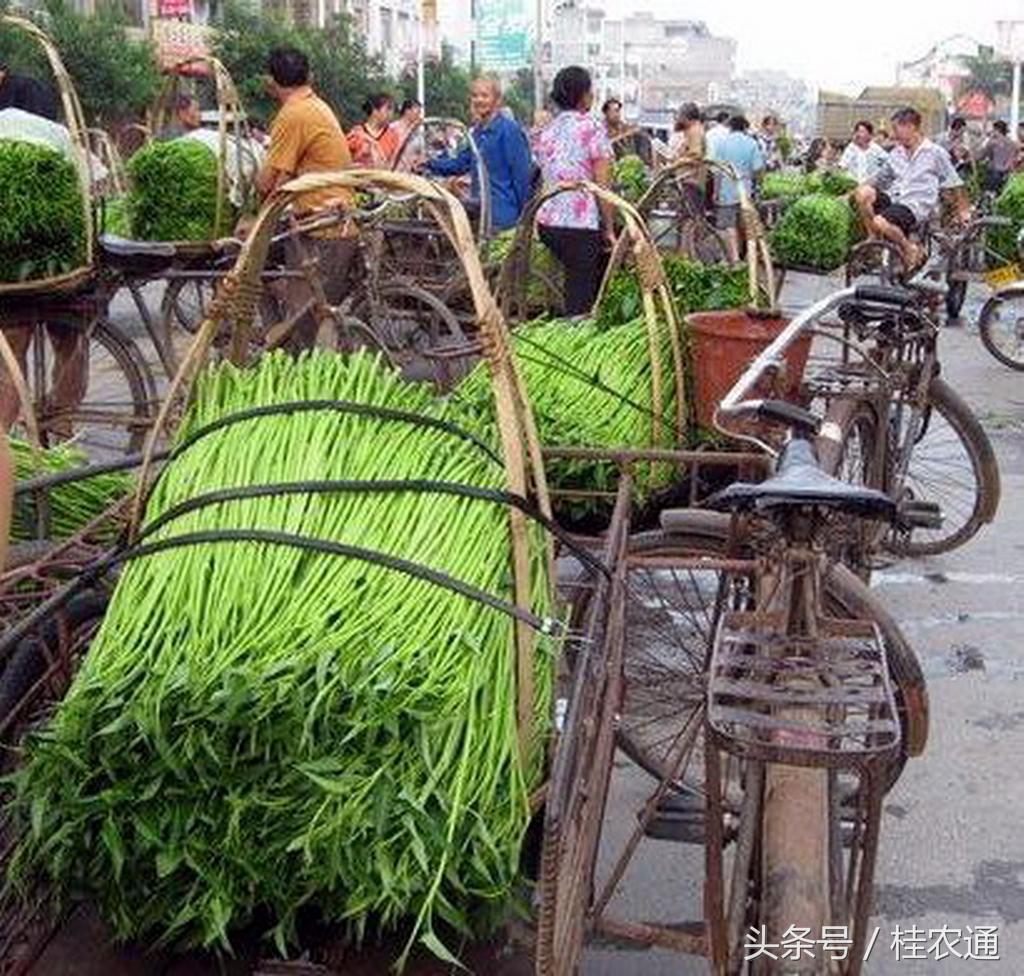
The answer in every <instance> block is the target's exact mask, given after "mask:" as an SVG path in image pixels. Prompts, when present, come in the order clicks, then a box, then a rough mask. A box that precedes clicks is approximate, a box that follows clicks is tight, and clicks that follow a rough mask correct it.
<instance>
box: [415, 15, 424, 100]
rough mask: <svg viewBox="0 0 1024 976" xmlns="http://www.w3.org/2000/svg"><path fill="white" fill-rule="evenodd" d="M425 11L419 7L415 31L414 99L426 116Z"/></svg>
mask: <svg viewBox="0 0 1024 976" xmlns="http://www.w3.org/2000/svg"><path fill="white" fill-rule="evenodd" d="M425 13H426V11H425V10H424V8H423V6H421V7H420V18H419V29H418V30H417V31H416V101H418V102H419V103H420V105H421V106H422V108H421V110H420V111H422V113H423V117H424V118H426V116H427V83H426V72H425V71H424V67H423V31H424V27H425V21H424V16H425Z"/></svg>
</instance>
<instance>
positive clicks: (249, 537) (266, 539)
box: [104, 529, 564, 634]
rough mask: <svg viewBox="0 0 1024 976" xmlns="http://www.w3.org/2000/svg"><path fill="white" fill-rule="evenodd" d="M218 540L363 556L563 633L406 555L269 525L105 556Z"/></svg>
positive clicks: (114, 560) (115, 559)
mask: <svg viewBox="0 0 1024 976" xmlns="http://www.w3.org/2000/svg"><path fill="white" fill-rule="evenodd" d="M218 542H259V543H269V544H270V545H280V546H290V547H292V548H295V549H305V550H308V551H310V552H318V553H324V554H326V555H331V556H343V557H345V558H348V559H360V560H362V561H364V562H368V563H372V564H374V565H376V566H384V567H385V568H386V569H393V570H395V571H396V572H399V573H405V574H406V575H407V576H413V577H415V578H416V579H422V580H426V581H427V582H430V583H434V584H435V585H437V586H440V587H443V588H444V589H446V590H451V591H452V592H453V593H458V594H459V595H460V596H464V597H467V598H468V599H470V600H475V601H476V602H477V603H482V604H484V605H485V606H488V607H490V608H491V609H493V610H498V611H499V612H501V613H504V614H506V615H507V616H509V617H514V618H515V619H516V620H521V621H522V622H523V623H525V624H527V625H529V626H530V627H532V628H533V629H534V630H538V631H540V632H541V633H543V634H560V633H561V632H562V631H563V630H564V627H563V625H562V624H561V622H560V621H558V620H555V619H554V618H551V617H548V618H542V617H538V616H537V615H536V614H534V613H531V612H530V611H529V610H524V609H522V607H517V606H516V605H515V604H514V603H510V602H509V601H508V600H503V599H501V597H497V596H494V595H493V594H491V593H488V592H487V591H486V590H481V589H480V588H479V587H476V586H472V585H471V584H469V583H464V582H463V581H462V580H458V579H456V578H455V577H454V576H449V575H448V574H447V573H442V572H441V571H440V570H437V569H431V568H430V567H429V566H423V565H421V564H420V563H415V562H412V561H411V560H408V559H402V558H401V557H399V556H390V555H388V554H387V553H383V552H377V551H376V550H373V549H364V548H363V547H361V546H352V545H348V544H347V543H343V542H333V541H330V540H328V539H312V538H309V537H308V536H301V535H295V534H294V533H291V532H278V531H272V530H267V529H217V530H216V531H212V532H190V533H186V534H185V535H180V536H175V537H174V538H172V539H158V540H156V541H155V542H146V543H143V544H142V545H137V546H132V547H131V548H130V549H127V550H124V551H122V552H119V553H115V554H114V555H113V556H111V557H110V558H109V559H107V560H105V562H106V564H107V565H106V566H105V567H104V568H105V569H109V568H111V567H113V566H115V565H117V564H118V563H125V562H130V561H132V560H135V559H143V558H145V557H147V556H153V555H156V554H157V553H160V552H167V551H169V550H172V549H181V548H184V547H185V546H195V545H206V544H211V543H218Z"/></svg>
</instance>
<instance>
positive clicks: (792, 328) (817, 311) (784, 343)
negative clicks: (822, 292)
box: [714, 286, 913, 455]
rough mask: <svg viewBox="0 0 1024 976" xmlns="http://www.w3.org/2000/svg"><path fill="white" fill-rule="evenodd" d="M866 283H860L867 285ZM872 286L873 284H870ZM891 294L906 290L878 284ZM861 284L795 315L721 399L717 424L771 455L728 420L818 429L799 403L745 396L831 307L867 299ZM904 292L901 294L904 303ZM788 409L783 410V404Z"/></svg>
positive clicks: (770, 449) (815, 422)
mask: <svg viewBox="0 0 1024 976" xmlns="http://www.w3.org/2000/svg"><path fill="white" fill-rule="evenodd" d="M864 287H865V286H860V288H864ZM867 287H868V288H869V289H872V287H873V286H867ZM878 287H879V290H884V291H885V292H886V293H887V294H888V295H889V296H890V297H892V298H894V297H895V293H897V292H900V293H906V294H907V295H911V300H913V298H912V293H910V292H907V290H906V289H902V288H900V289H889V288H882V286H878ZM857 292H858V287H856V286H851V287H849V288H841V289H840V290H839V291H836V292H833V293H832V294H831V295H827V296H826V297H825V298H822V299H820V300H819V301H817V302H815V303H814V304H813V305H809V306H808V307H807V308H805V309H804V310H803V311H802V312H801V313H800V314H799V315H797V316H796V318H794V319H793V320H792V321H791V322H790V323H789V325H787V326H786V327H785V328H784V329H783V330H782V331H781V332H780V333H779V334H778V335H777V336H776V337H775V338H774V339H773V340H772V342H771V343H770V344H769V345H768V347H767V348H766V349H764V350H763V351H762V352H761V353H760V354H759V355H758V356H757V358H756V359H755V360H754V361H753V362H752V363H751V364H750V365H749V366H748V367H747V368H746V370H744V372H743V375H742V376H741V377H740V378H739V380H738V381H737V382H736V384H735V385H734V386H733V387H732V389H731V390H729V392H728V393H727V394H726V395H725V396H724V397H723V398H722V402H721V403H719V405H718V407H717V408H716V410H715V416H714V425H715V427H716V428H717V429H718V430H719V431H720V432H721V433H723V434H725V435H727V436H729V437H735V438H738V439H740V440H744V441H748V442H750V443H753V444H756V445H758V446H759V447H761V448H762V449H763V450H766V451H768V453H769V454H772V455H774V454H775V453H776V451H775V450H774V449H773V448H772V447H771V446H770V445H768V444H766V443H765V442H764V441H762V440H761V439H760V438H758V437H755V436H753V435H751V434H743V433H740V432H738V431H736V430H734V429H730V428H729V427H728V426H727V421H729V420H739V419H741V418H743V417H747V416H755V417H760V418H761V419H763V420H778V421H780V422H782V423H784V424H786V425H787V426H790V427H796V428H800V429H802V430H807V431H816V430H817V427H818V421H817V418H816V417H814V415H813V414H811V413H810V412H809V411H807V410H804V409H803V408H802V407H799V406H797V405H796V404H790V403H785V401H780V400H765V399H761V398H758V399H746V398H747V397H749V396H750V394H751V393H752V392H753V390H754V388H755V387H756V386H757V384H758V383H759V382H760V380H761V379H762V377H763V376H764V375H765V374H766V373H767V372H768V371H769V370H770V369H775V368H777V367H778V366H779V365H780V364H781V363H782V361H783V359H782V357H783V354H784V353H785V351H786V350H787V349H788V348H789V347H790V346H791V345H792V344H793V343H794V342H795V341H796V340H797V339H799V338H800V336H801V335H803V333H805V332H806V331H807V330H808V329H809V328H810V327H811V326H812V325H813V324H814V323H815V322H817V321H818V320H819V319H820V318H821V317H822V316H823V315H825V314H827V313H828V312H830V311H832V309H834V308H836V307H837V306H839V305H841V304H842V303H843V302H848V301H858V300H864V299H863V298H861V299H858V295H857ZM903 297H904V295H903V294H901V295H900V299H901V304H902V299H903ZM783 404H784V406H785V409H782V406H780V405H783Z"/></svg>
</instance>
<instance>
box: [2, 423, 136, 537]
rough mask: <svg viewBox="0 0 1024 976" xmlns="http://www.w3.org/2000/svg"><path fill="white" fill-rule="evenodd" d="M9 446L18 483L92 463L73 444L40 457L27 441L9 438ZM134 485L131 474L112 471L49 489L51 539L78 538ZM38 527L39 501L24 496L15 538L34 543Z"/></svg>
mask: <svg viewBox="0 0 1024 976" xmlns="http://www.w3.org/2000/svg"><path fill="white" fill-rule="evenodd" d="M7 443H8V444H9V445H10V448H11V453H12V454H13V455H14V476H15V478H16V479H17V480H18V481H27V480H28V479H30V478H39V477H42V476H44V475H48V474H57V473H58V472H62V471H71V470H73V469H74V468H77V467H81V466H82V465H84V464H86V463H88V458H87V457H86V455H85V452H84V451H81V450H79V449H78V448H77V447H74V446H73V445H72V444H57V445H55V446H53V447H49V448H46V449H45V450H43V451H41V452H40V454H39V456H38V457H36V456H35V455H33V453H32V448H31V447H30V446H29V445H28V444H27V443H26V442H25V441H23V440H19V439H18V438H16V437H9V438H8V439H7ZM131 485H132V480H131V478H130V477H129V476H128V475H127V474H125V473H124V472H120V471H112V472H108V473H106V474H95V475H91V476H90V477H88V478H80V479H77V480H75V481H69V482H66V483H65V484H61V485H56V486H55V487H53V488H50V489H48V490H47V492H46V498H47V505H48V507H49V518H50V522H49V531H50V537H51V538H53V539H66V538H68V537H69V536H72V535H74V534H75V533H76V532H78V531H79V530H80V529H83V528H84V527H85V526H86V525H88V524H89V523H90V522H91V521H92V520H93V519H95V518H97V517H98V516H99V515H101V514H102V513H103V512H105V511H106V510H107V509H108V508H110V506H111V505H113V504H114V502H116V501H117V500H118V499H120V498H124V497H125V496H126V495H127V494H128V492H129V491H130V490H131ZM36 526H37V518H36V511H35V499H34V498H33V497H32V496H30V495H20V496H19V497H18V499H17V503H16V504H15V506H14V517H13V521H12V524H11V538H12V539H16V540H19V541H23V540H26V539H34V538H35V537H36V534H37V533H36Z"/></svg>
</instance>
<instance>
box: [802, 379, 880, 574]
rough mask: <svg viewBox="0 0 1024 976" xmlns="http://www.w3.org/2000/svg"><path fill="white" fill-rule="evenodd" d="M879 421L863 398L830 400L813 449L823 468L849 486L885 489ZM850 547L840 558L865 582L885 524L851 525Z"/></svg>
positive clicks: (873, 409)
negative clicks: (831, 401) (871, 557)
mask: <svg viewBox="0 0 1024 976" xmlns="http://www.w3.org/2000/svg"><path fill="white" fill-rule="evenodd" d="M884 430H885V428H884V427H883V426H882V425H880V424H879V421H878V413H877V411H876V410H875V407H874V406H873V405H872V404H871V403H870V402H868V401H865V400H853V399H839V400H835V401H833V403H832V404H831V405H830V406H829V409H828V412H827V413H826V415H825V422H824V423H823V424H822V431H824V432H827V433H823V434H822V435H821V436H819V437H818V440H817V442H816V445H815V449H816V451H817V454H818V461H819V463H820V464H821V468H822V470H823V471H825V472H827V473H828V474H830V475H832V476H833V477H835V478H838V479H839V480H840V481H845V482H846V483H847V484H851V485H863V486H864V487H865V488H875V489H877V490H878V491H886V490H887V486H886V480H885V467H884V462H883V461H882V460H881V458H884V455H880V448H879V445H878V440H879V436H880V435H879V432H880V431H882V432H883V434H884ZM850 531H851V533H852V535H851V538H850V547H849V548H848V549H847V550H846V551H845V552H844V553H843V554H842V561H843V562H844V563H845V564H846V565H847V566H849V567H850V568H851V569H853V570H854V572H856V573H857V575H858V576H859V577H860V578H861V579H863V580H864V581H865V582H867V580H868V578H869V577H870V573H871V560H870V559H869V558H867V557H870V555H871V554H872V553H873V552H875V551H877V549H878V548H880V547H883V546H884V539H885V535H886V532H887V527H886V526H885V525H884V524H878V523H872V522H870V521H861V522H859V524H856V525H851V526H850Z"/></svg>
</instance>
